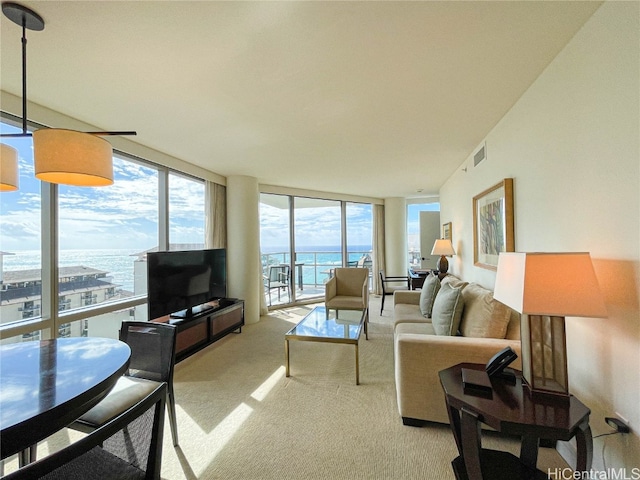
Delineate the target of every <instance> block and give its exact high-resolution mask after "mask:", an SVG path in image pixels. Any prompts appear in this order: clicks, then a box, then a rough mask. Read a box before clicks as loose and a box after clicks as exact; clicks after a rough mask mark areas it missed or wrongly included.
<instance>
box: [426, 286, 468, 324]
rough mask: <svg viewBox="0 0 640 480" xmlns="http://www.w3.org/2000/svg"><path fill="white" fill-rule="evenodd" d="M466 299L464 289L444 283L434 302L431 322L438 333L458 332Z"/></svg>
mask: <svg viewBox="0 0 640 480" xmlns="http://www.w3.org/2000/svg"><path fill="white" fill-rule="evenodd" d="M463 307H464V300H463V299H462V289H461V288H453V287H452V286H451V285H449V284H446V283H445V284H444V285H442V287H441V288H440V290H439V291H438V294H437V295H436V299H435V301H434V302H433V311H432V312H431V324H432V325H433V329H434V330H435V331H436V334H438V335H455V334H456V333H457V332H458V326H459V325H460V319H461V318H462V309H463Z"/></svg>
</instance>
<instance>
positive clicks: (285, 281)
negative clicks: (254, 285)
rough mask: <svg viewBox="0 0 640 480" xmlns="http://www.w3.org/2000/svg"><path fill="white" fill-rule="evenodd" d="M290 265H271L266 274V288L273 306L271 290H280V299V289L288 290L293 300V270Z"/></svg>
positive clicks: (289, 296)
mask: <svg viewBox="0 0 640 480" xmlns="http://www.w3.org/2000/svg"><path fill="white" fill-rule="evenodd" d="M290 268H291V267H290V266H289V265H269V270H268V274H267V275H266V276H265V279H264V281H265V288H266V289H267V295H268V296H269V306H271V290H273V289H274V288H275V289H277V290H278V301H280V291H281V290H286V291H287V295H288V298H289V300H291V287H290V285H291V275H290V273H291V270H290Z"/></svg>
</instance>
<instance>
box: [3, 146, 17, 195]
mask: <svg viewBox="0 0 640 480" xmlns="http://www.w3.org/2000/svg"><path fill="white" fill-rule="evenodd" d="M17 189H18V151H17V150H16V149H15V148H13V147H10V146H9V145H5V144H4V143H0V192H11V191H13V190H17Z"/></svg>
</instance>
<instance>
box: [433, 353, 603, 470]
mask: <svg viewBox="0 0 640 480" xmlns="http://www.w3.org/2000/svg"><path fill="white" fill-rule="evenodd" d="M462 368H469V369H476V370H484V365H479V364H471V363H461V364H459V365H456V366H455V367H451V368H448V369H446V370H442V371H441V372H440V373H439V375H440V383H441V384H442V388H443V389H444V393H445V397H446V400H447V410H448V412H449V421H450V424H451V429H452V430H453V435H454V437H455V440H456V446H457V447H458V453H459V454H460V455H459V456H458V457H457V458H456V459H455V460H453V462H452V466H453V470H454V472H455V475H456V478H457V479H458V480H463V479H464V480H466V479H469V480H481V479H486V480H489V479H490V480H499V479H510V480H513V479H516V478H522V479H535V480H537V479H544V480H547V479H548V476H547V474H546V472H545V473H543V472H541V471H540V470H537V468H536V464H537V461H538V446H539V443H540V440H541V439H545V440H552V441H557V440H564V441H567V440H570V439H571V438H573V437H575V438H576V445H577V453H578V458H577V465H576V470H577V471H580V472H583V471H587V470H589V469H590V468H591V460H592V458H593V439H592V437H591V428H590V427H589V414H590V413H591V411H590V410H589V409H588V408H587V407H586V406H585V405H584V404H583V403H582V402H581V401H580V400H578V399H577V398H576V397H574V396H573V395H572V396H570V397H569V398H568V399H557V398H555V397H550V396H544V397H538V396H532V395H531V394H530V393H529V391H528V389H526V388H523V385H522V377H521V376H520V375H519V372H516V373H518V375H516V376H517V379H516V384H515V385H510V384H508V382H505V381H503V380H500V379H494V380H492V382H491V383H492V392H491V394H490V395H485V396H483V395H477V394H471V393H468V392H465V389H464V387H463V384H462V373H461V371H462ZM481 423H484V424H486V425H489V426H490V427H492V428H493V429H495V430H497V431H498V432H502V433H504V434H507V435H514V436H519V437H521V438H522V444H521V449H520V458H518V457H516V456H515V455H512V454H510V453H507V452H499V451H495V450H487V449H483V448H482V439H481V432H480V424H481Z"/></svg>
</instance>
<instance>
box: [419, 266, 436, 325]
mask: <svg viewBox="0 0 640 480" xmlns="http://www.w3.org/2000/svg"><path fill="white" fill-rule="evenodd" d="M438 290H440V279H439V278H438V277H437V276H435V275H432V274H431V273H430V274H429V275H427V278H425V279H424V284H423V285H422V291H421V292H420V313H422V316H423V317H427V318H431V310H432V309H433V302H434V300H435V299H436V294H437V293H438Z"/></svg>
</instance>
